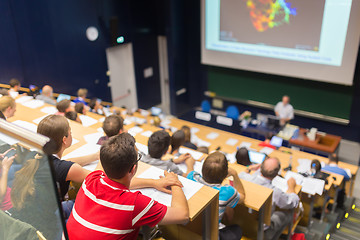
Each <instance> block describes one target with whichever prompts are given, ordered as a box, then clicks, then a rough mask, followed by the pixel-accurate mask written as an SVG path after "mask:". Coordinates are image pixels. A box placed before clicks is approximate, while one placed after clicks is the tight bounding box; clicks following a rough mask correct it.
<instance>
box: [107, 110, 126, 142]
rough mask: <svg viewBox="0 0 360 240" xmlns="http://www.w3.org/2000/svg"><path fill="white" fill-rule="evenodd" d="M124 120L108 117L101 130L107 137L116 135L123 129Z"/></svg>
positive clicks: (112, 116)
mask: <svg viewBox="0 0 360 240" xmlns="http://www.w3.org/2000/svg"><path fill="white" fill-rule="evenodd" d="M123 126H124V119H123V118H122V117H120V116H117V115H110V116H108V117H106V118H105V120H104V122H103V127H102V128H103V130H104V132H105V134H106V136H108V137H112V136H115V135H118V134H119V132H120V130H122V129H123Z"/></svg>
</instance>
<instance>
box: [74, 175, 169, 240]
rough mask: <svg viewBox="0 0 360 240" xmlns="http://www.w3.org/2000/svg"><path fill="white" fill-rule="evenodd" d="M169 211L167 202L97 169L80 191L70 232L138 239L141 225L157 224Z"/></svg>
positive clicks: (81, 235) (76, 236)
mask: <svg viewBox="0 0 360 240" xmlns="http://www.w3.org/2000/svg"><path fill="white" fill-rule="evenodd" d="M166 211H167V207H166V206H165V205H162V204H160V203H158V202H156V201H154V200H152V199H151V198H149V197H147V196H144V195H142V194H141V193H140V192H130V191H129V189H127V188H126V187H125V186H124V185H122V184H120V183H118V182H115V181H112V180H111V179H109V178H108V177H107V176H106V175H105V173H104V172H103V171H94V172H92V173H91V174H89V175H88V176H87V177H86V179H85V181H84V183H83V184H82V186H81V189H80V190H79V192H78V194H77V197H76V201H75V205H74V208H73V210H72V212H71V215H70V218H69V220H68V222H67V231H68V234H69V238H70V239H71V240H77V239H87V240H91V239H102V240H108V239H136V238H137V235H138V233H139V229H140V227H141V226H143V225H147V226H150V227H153V226H155V225H156V224H158V223H159V222H160V221H161V220H162V219H163V217H164V216H165V214H166Z"/></svg>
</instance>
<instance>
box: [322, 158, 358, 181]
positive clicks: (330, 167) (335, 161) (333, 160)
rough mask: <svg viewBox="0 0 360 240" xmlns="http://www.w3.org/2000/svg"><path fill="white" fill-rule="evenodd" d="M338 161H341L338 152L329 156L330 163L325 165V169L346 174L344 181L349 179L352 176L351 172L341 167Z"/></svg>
mask: <svg viewBox="0 0 360 240" xmlns="http://www.w3.org/2000/svg"><path fill="white" fill-rule="evenodd" d="M338 163H339V158H338V156H337V154H336V153H333V154H331V155H330V157H329V164H327V165H326V166H325V167H323V170H324V171H327V172H332V173H336V174H339V175H342V176H344V181H349V180H350V178H351V173H348V172H346V171H345V170H344V169H343V168H341V167H339V166H338Z"/></svg>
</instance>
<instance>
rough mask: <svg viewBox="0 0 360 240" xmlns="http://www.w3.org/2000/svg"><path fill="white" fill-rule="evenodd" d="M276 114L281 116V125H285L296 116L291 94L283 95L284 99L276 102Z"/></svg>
mask: <svg viewBox="0 0 360 240" xmlns="http://www.w3.org/2000/svg"><path fill="white" fill-rule="evenodd" d="M275 114H276V116H278V117H279V118H280V123H281V125H285V124H286V123H287V122H289V121H290V120H291V119H293V118H294V108H293V106H291V104H290V97H289V96H286V95H285V96H283V98H282V101H281V102H278V103H277V104H276V106H275Z"/></svg>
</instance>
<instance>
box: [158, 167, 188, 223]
mask: <svg viewBox="0 0 360 240" xmlns="http://www.w3.org/2000/svg"><path fill="white" fill-rule="evenodd" d="M168 174H172V175H173V177H176V178H177V175H176V174H174V173H166V172H165V176H167V175H168ZM171 192H172V199H171V206H170V207H168V208H167V211H166V214H165V216H164V218H163V219H162V220H161V221H160V222H159V224H160V225H166V224H185V223H187V222H188V221H189V206H188V202H187V200H186V198H185V195H184V192H183V191H182V189H181V188H180V187H179V186H177V185H173V186H171Z"/></svg>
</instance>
